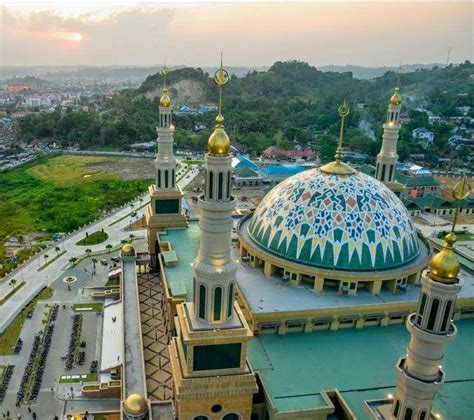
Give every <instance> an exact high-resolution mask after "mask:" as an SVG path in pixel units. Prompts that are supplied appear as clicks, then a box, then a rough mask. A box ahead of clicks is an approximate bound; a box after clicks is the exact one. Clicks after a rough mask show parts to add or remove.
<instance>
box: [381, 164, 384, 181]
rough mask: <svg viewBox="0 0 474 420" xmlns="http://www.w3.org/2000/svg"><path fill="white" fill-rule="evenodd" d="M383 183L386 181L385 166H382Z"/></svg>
mask: <svg viewBox="0 0 474 420" xmlns="http://www.w3.org/2000/svg"><path fill="white" fill-rule="evenodd" d="M380 180H381V181H384V180H385V165H382V177H381V178H380Z"/></svg>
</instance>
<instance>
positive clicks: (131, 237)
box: [128, 233, 135, 242]
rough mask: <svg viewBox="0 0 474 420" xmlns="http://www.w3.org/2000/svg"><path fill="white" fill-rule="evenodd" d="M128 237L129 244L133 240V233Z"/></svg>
mask: <svg viewBox="0 0 474 420" xmlns="http://www.w3.org/2000/svg"><path fill="white" fill-rule="evenodd" d="M128 237H129V238H130V242H132V241H133V238H135V235H134V234H133V233H131V234H130V235H128Z"/></svg>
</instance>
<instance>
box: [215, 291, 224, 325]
mask: <svg viewBox="0 0 474 420" xmlns="http://www.w3.org/2000/svg"><path fill="white" fill-rule="evenodd" d="M221 308H222V287H216V288H215V289H214V321H220V319H221Z"/></svg>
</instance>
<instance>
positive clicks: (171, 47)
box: [0, 0, 473, 67]
mask: <svg viewBox="0 0 474 420" xmlns="http://www.w3.org/2000/svg"><path fill="white" fill-rule="evenodd" d="M472 11H473V5H472V4H471V3H438V2H434V3H420V2H417V3H404V2H402V3H398V4H394V3H370V2H369V3H361V2H357V1H355V2H354V1H352V2H347V3H342V2H337V3H332V4H328V3H307V2H303V3H298V4H294V3H291V4H288V3H277V4H269V3H258V4H252V3H237V4H236V3H215V4H210V3H205V2H195V3H186V4H184V3H177V4H174V5H170V4H166V3H146V4H143V3H139V2H137V1H135V0H129V1H127V2H118V3H110V2H108V1H106V2H105V3H95V4H94V3H89V2H85V1H82V2H81V1H79V2H77V3H74V4H72V3H71V2H62V3H54V2H53V3H47V4H46V5H42V4H41V3H40V2H31V1H30V2H24V3H23V2H19V3H15V4H12V3H10V4H8V3H6V4H5V5H3V6H0V12H1V16H2V30H1V45H2V52H1V53H0V54H1V55H0V58H1V62H2V64H4V65H8V66H12V67H13V66H23V67H26V66H45V65H46V66H47V65H49V66H67V65H69V66H101V67H102V66H116V67H118V66H139V67H151V66H159V65H162V63H163V62H165V61H166V62H167V63H168V64H169V65H174V66H186V67H195V66H198V67H211V66H215V65H216V64H217V62H218V59H219V55H220V52H221V51H222V50H223V51H224V62H225V64H226V65H227V66H230V67H263V66H270V65H271V64H272V63H274V62H276V61H290V60H294V59H298V60H299V61H304V62H307V63H308V64H310V65H312V66H315V67H324V66H346V65H353V66H360V67H398V66H399V65H400V64H402V65H408V64H407V63H414V64H422V65H426V64H435V63H438V64H441V63H445V62H447V57H448V55H449V56H450V60H449V61H450V62H456V63H462V62H464V61H466V60H470V61H472V51H473V48H472V44H473V41H472V38H471V36H470V34H471V33H472ZM433 22H436V25H433ZM448 50H450V52H449V53H448ZM172 63H178V64H172ZM195 63H200V64H195ZM348 63H350V64H348Z"/></svg>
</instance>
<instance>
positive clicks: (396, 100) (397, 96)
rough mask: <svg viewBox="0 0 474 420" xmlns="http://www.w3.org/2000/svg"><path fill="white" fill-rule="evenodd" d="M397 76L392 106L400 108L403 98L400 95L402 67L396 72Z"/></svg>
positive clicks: (391, 99) (391, 100) (391, 101)
mask: <svg viewBox="0 0 474 420" xmlns="http://www.w3.org/2000/svg"><path fill="white" fill-rule="evenodd" d="M395 74H396V75H397V86H396V87H395V91H394V92H393V95H392V97H391V98H390V104H391V105H394V106H399V105H400V104H401V103H402V97H401V95H400V77H401V76H402V65H401V63H400V66H399V67H398V70H397V71H396V72H395Z"/></svg>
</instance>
